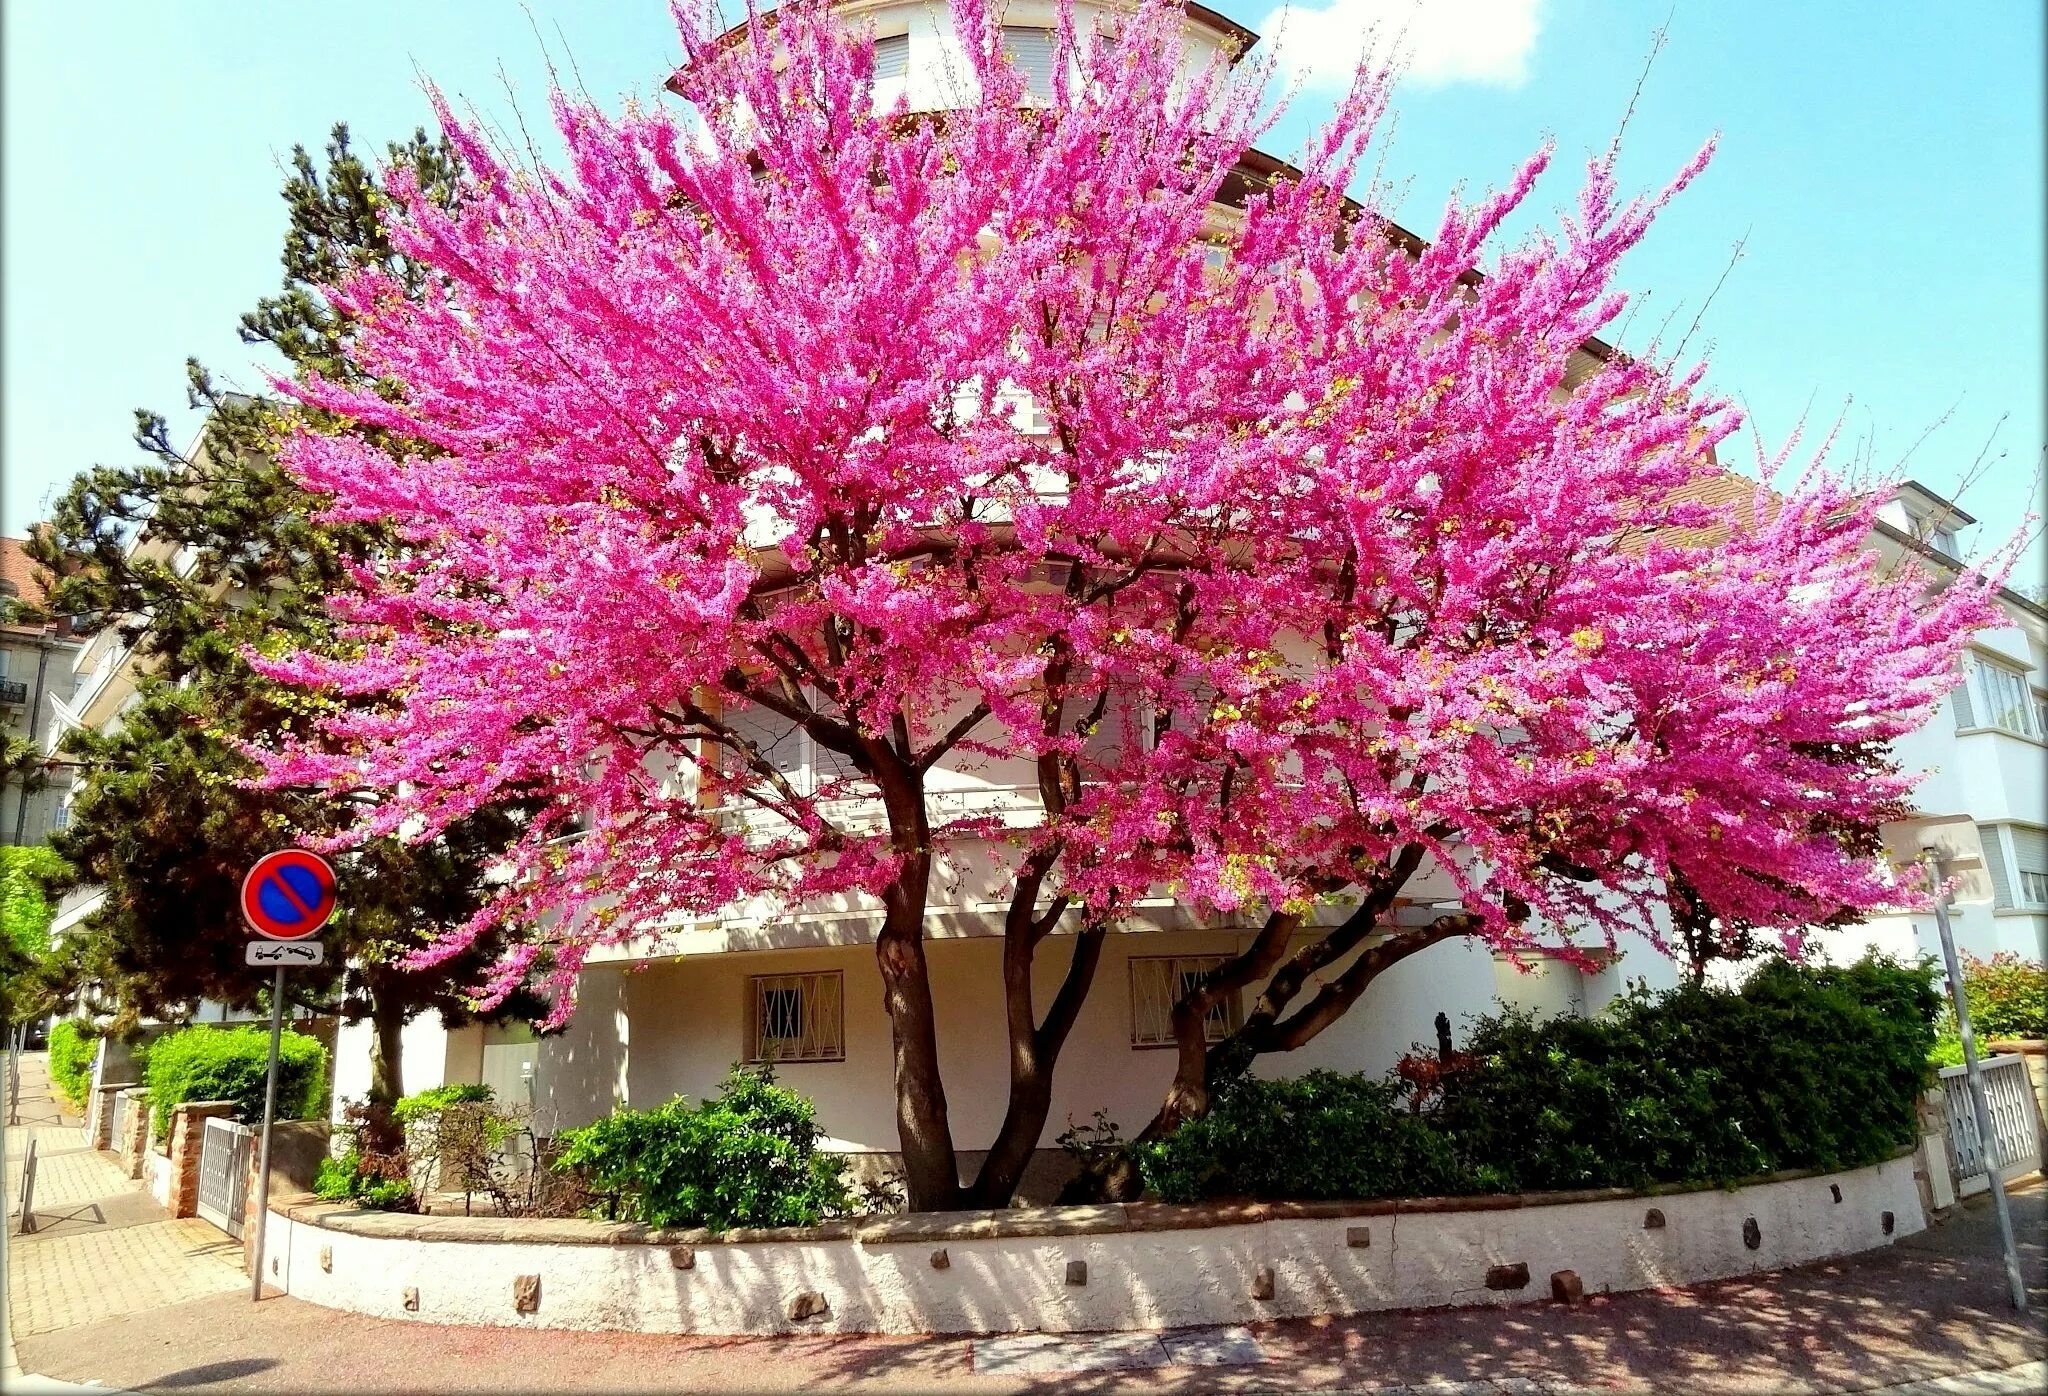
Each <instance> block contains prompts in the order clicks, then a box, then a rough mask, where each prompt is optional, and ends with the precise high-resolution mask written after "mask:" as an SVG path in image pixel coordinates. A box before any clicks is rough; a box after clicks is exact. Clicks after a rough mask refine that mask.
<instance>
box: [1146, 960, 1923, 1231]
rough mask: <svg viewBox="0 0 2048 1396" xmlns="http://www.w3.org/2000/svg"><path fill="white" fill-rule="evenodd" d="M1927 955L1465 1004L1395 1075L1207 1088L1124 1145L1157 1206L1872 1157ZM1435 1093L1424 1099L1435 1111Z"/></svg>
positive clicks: (1631, 1179) (1663, 1178)
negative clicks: (1177, 1115) (1212, 1091)
mask: <svg viewBox="0 0 2048 1396" xmlns="http://www.w3.org/2000/svg"><path fill="white" fill-rule="evenodd" d="M1938 1002H1939V1001H1938V998H1937V996H1936V994H1935V992H1934V989H1933V985H1932V980H1931V969H1930V968H1929V967H1927V966H1910V967H1909V966H1902V965H1898V964H1895V963H1892V962H1889V961H1882V960H1870V959H1867V960H1864V961H1861V962H1859V963H1857V964H1855V965H1851V966H1849V967H1847V968H1841V969H1832V968H1821V969H1808V968H1802V967H1799V966H1795V965H1791V964H1788V963H1785V962H1783V961H1774V962H1772V963H1770V964H1768V965H1766V966H1765V967H1764V968H1762V969H1760V970H1759V971H1757V972H1756V973H1755V974H1754V975H1752V976H1751V977H1750V979H1749V981H1748V982H1747V983H1745V984H1744V985H1743V986H1742V987H1741V989H1740V990H1728V989H1720V988H1710V987H1704V986H1689V987H1686V988H1681V989H1675V990H1672V991H1670V992H1668V993H1664V994H1657V995H1651V994H1638V995H1635V996H1632V997H1629V998H1626V999H1623V1000H1620V1001H1619V1002H1618V1003H1616V1004H1615V1005H1614V1006H1612V1007H1611V1008H1610V1009H1609V1010H1608V1011H1607V1012H1606V1013H1604V1014H1602V1015H1601V1016H1600V1017H1598V1018H1592V1019H1586V1018H1575V1017H1559V1018H1551V1019H1546V1020H1541V1021H1539V1020H1537V1019H1534V1018H1530V1017H1528V1016H1526V1015H1523V1014H1518V1013H1515V1012H1512V1011H1510V1012H1503V1013H1500V1014H1497V1015H1494V1016H1491V1017H1486V1018H1482V1019H1480V1020H1479V1021H1478V1022H1477V1024H1476V1025H1475V1027H1474V1028H1473V1031H1472V1034H1471V1040H1470V1041H1469V1042H1468V1043H1467V1050H1466V1051H1464V1052H1459V1053H1454V1054H1452V1056H1451V1058H1450V1059H1449V1060H1448V1061H1446V1062H1442V1063H1437V1064H1435V1067H1434V1069H1432V1070H1429V1071H1426V1072H1425V1071H1422V1070H1419V1069H1417V1068H1416V1067H1415V1066H1414V1064H1413V1059H1410V1066H1409V1069H1408V1070H1407V1071H1406V1072H1405V1073H1404V1074H1400V1075H1397V1076H1396V1077H1394V1078H1390V1079H1385V1080H1375V1079H1372V1078H1369V1077H1366V1076H1363V1075H1342V1074H1337V1073H1332V1072H1320V1071H1319V1072H1311V1073H1309V1074H1308V1075H1306V1076H1303V1077H1301V1078H1300V1079H1298V1080H1292V1081H1267V1080H1259V1079H1255V1078H1246V1079H1241V1080H1239V1081H1236V1082H1234V1083H1231V1084H1229V1085H1227V1086H1225V1087H1223V1088H1222V1089H1221V1090H1220V1091H1219V1093H1218V1096H1217V1099H1216V1101H1215V1104H1214V1105H1213V1107H1212V1109H1211V1110H1210V1113H1209V1114H1208V1115H1206V1116H1205V1117H1203V1118H1202V1119H1199V1120H1195V1121H1192V1122H1190V1123H1188V1124H1186V1125H1183V1126H1181V1128H1180V1129H1178V1130H1177V1131H1175V1132H1174V1133H1173V1134H1171V1135H1168V1136H1167V1137H1166V1138H1165V1139H1162V1140H1156V1141H1153V1142H1150V1143H1147V1144H1144V1145H1140V1146H1137V1147H1135V1148H1134V1149H1133V1150H1132V1154H1133V1157H1134V1160H1135V1162H1136V1163H1137V1166H1138V1170H1139V1174H1140V1176H1141V1177H1143V1179H1144V1180H1145V1184H1146V1186H1147V1188H1148V1189H1149V1190H1150V1191H1152V1192H1154V1193H1156V1194H1158V1195H1159V1196H1161V1197H1163V1198H1165V1199H1167V1200H1168V1201H1173V1202H1182V1201H1192V1200H1194V1199H1197V1198H1203V1197H1216V1196H1228V1195H1245V1196H1253V1197H1269V1198H1359V1199H1364V1198H1375V1197H1400V1196H1423V1195H1429V1194H1445V1193H1461V1192H1513V1191H1534V1190H1549V1189H1559V1188H1597V1187H1632V1188H1638V1187H1643V1186H1645V1185H1647V1184H1651V1183H1667V1182H1669V1183H1682V1182H1703V1183H1732V1182H1735V1181H1737V1180H1739V1179H1742V1178H1747V1177H1754V1176H1756V1175H1758V1174H1762V1173H1769V1172H1774V1171H1776V1170H1778V1169H1785V1168H1828V1169H1834V1168H1854V1167H1861V1166H1863V1165H1866V1164H1870V1163H1875V1162H1878V1161H1879V1160H1881V1159H1884V1158H1886V1157H1888V1156H1889V1155H1890V1154H1891V1153H1892V1152H1893V1151H1894V1150H1895V1149H1897V1148H1898V1147H1899V1146H1901V1145H1906V1144H1911V1143H1912V1142H1913V1139H1914V1136H1915V1131H1916V1122H1915V1121H1916V1116H1915V1104H1916V1098H1917V1096H1918V1094H1919V1092H1920V1090H1921V1088H1922V1087H1923V1085H1924V1084H1925V1082H1926V1080H1927V1074H1928V1068H1927V1054H1928V1050H1929V1048H1930V1047H1932V1045H1933V1043H1934V1030H1933V1026H1932V1024H1933V1020H1934V1014H1935V1010H1936V1007H1937V1005H1938ZM1432 1105H1433V1106H1434V1108H1431V1107H1432Z"/></svg>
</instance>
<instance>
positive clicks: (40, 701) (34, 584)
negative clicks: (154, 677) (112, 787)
mask: <svg viewBox="0 0 2048 1396" xmlns="http://www.w3.org/2000/svg"><path fill="white" fill-rule="evenodd" d="M45 599H46V598H45V597H44V595H43V588H42V585H41V583H40V581H39V579H38V576H37V572H36V568H35V565H34V564H33V563H32V562H31V561H30V560H29V557H28V553H27V550H26V545H25V543H24V541H23V540H22V539H19V538H4V539H0V740H4V741H7V742H37V743H41V742H42V740H43V737H44V734H45V733H46V731H47V730H48V728H49V726H50V724H51V722H52V719H53V715H54V714H55V712H56V711H57V710H58V708H59V707H60V706H61V704H62V703H63V701H64V700H65V699H66V698H69V697H70V696H71V690H72V686H73V683H74V678H73V673H72V665H73V662H74V659H75V658H76V656H77V654H78V651H79V649H80V645H79V642H78V641H77V640H75V639H73V638H72V636H71V632H70V628H69V626H68V625H66V624H63V623H59V622H56V621H51V620H42V619H37V618H36V615H37V612H38V610H39V609H40V608H42V606H43V604H44V602H45ZM45 751H46V752H47V745H45ZM70 784H71V780H70V773H69V772H68V771H66V770H65V769H64V768H63V767H51V768H49V769H48V770H47V771H46V772H45V773H44V775H43V777H42V778H41V779H40V780H33V781H23V780H14V779H10V780H7V781H5V782H4V783H0V844H38V843H47V842H49V838H50V834H51V832H52V831H54V830H56V829H58V828H60V827H62V825H63V822H64V809H65V796H66V793H67V791H68V789H69V787H70Z"/></svg>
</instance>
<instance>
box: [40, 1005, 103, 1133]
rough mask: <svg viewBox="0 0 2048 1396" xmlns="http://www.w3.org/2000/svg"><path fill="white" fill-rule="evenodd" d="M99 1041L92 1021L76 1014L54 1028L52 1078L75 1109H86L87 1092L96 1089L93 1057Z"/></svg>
mask: <svg viewBox="0 0 2048 1396" xmlns="http://www.w3.org/2000/svg"><path fill="white" fill-rule="evenodd" d="M99 1044H100V1037H99V1034H98V1033H97V1032H95V1031H94V1030H93V1027H92V1024H90V1023H82V1022H80V1021H79V1020H78V1019H76V1018H66V1019H64V1020H63V1021H62V1022H60V1023H58V1024H57V1025H56V1026H55V1027H53V1028H51V1029H50V1080H51V1081H52V1082H54V1083H55V1084H56V1087H57V1089H58V1090H59V1091H60V1092H62V1093H63V1096H64V1098H65V1099H66V1100H68V1101H70V1102H71V1108H72V1109H74V1110H83V1109H85V1097H86V1094H87V1092H89V1091H91V1090H92V1059H93V1057H94V1056H95V1055H97V1053H98V1052H99Z"/></svg>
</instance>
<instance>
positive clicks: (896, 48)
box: [875, 34, 910, 82]
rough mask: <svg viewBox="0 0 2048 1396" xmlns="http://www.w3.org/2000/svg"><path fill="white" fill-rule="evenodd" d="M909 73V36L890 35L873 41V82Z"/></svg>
mask: <svg viewBox="0 0 2048 1396" xmlns="http://www.w3.org/2000/svg"><path fill="white" fill-rule="evenodd" d="M909 71H910V36H909V35H908V34H891V35H889V36H888V37H887V38H885V39H877V40H875V81H877V82H880V81H881V80H883V79H884V78H900V77H902V76H903V75H904V74H905V73H907V72H909Z"/></svg>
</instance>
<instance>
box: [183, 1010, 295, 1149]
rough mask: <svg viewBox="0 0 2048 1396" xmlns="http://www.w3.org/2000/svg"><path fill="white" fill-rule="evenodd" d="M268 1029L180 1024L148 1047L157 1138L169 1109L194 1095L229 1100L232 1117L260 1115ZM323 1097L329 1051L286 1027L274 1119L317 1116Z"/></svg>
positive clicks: (255, 1118)
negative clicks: (184, 1025) (182, 1025)
mask: <svg viewBox="0 0 2048 1396" xmlns="http://www.w3.org/2000/svg"><path fill="white" fill-rule="evenodd" d="M269 1059H270V1030H269V1029H268V1028H259V1027H239V1028H219V1027H209V1026H197V1027H189V1028H180V1029H179V1030H178V1031H177V1032H174V1033H170V1034H167V1035H166V1036H164V1037H161V1038H159V1039H157V1041H156V1043H155V1044H154V1045H153V1046H152V1047H151V1048H150V1051H149V1071H148V1074H147V1075H146V1076H145V1077H144V1078H143V1079H144V1080H145V1081H147V1082H148V1084H149V1103H150V1107H151V1109H153V1110H154V1111H155V1112H156V1127H157V1130H158V1132H159V1136H160V1137H164V1138H168V1137H169V1131H170V1124H171V1108H172V1107H173V1106H176V1105H182V1104H184V1103H186V1102H187V1101H193V1100H232V1101H233V1102H235V1115H236V1118H238V1119H240V1120H242V1121H244V1122H245V1123H255V1122H257V1121H260V1120H261V1119H262V1118H263V1080H264V1072H265V1066H266V1064H267V1063H268V1061H269ZM326 1096H327V1050H326V1049H325V1048H324V1047H322V1046H321V1045H320V1044H319V1043H318V1042H316V1041H315V1040H314V1039H312V1038H310V1037H307V1036H306V1035H305V1034H304V1033H297V1032H291V1031H286V1032H285V1034H284V1036H283V1038H282V1039H281V1040H280V1042H279V1043H278V1055H277V1118H278V1119H280V1120H309V1119H315V1118H318V1117H319V1115H320V1114H321V1113H322V1108H323V1106H324V1105H325V1103H326Z"/></svg>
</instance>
